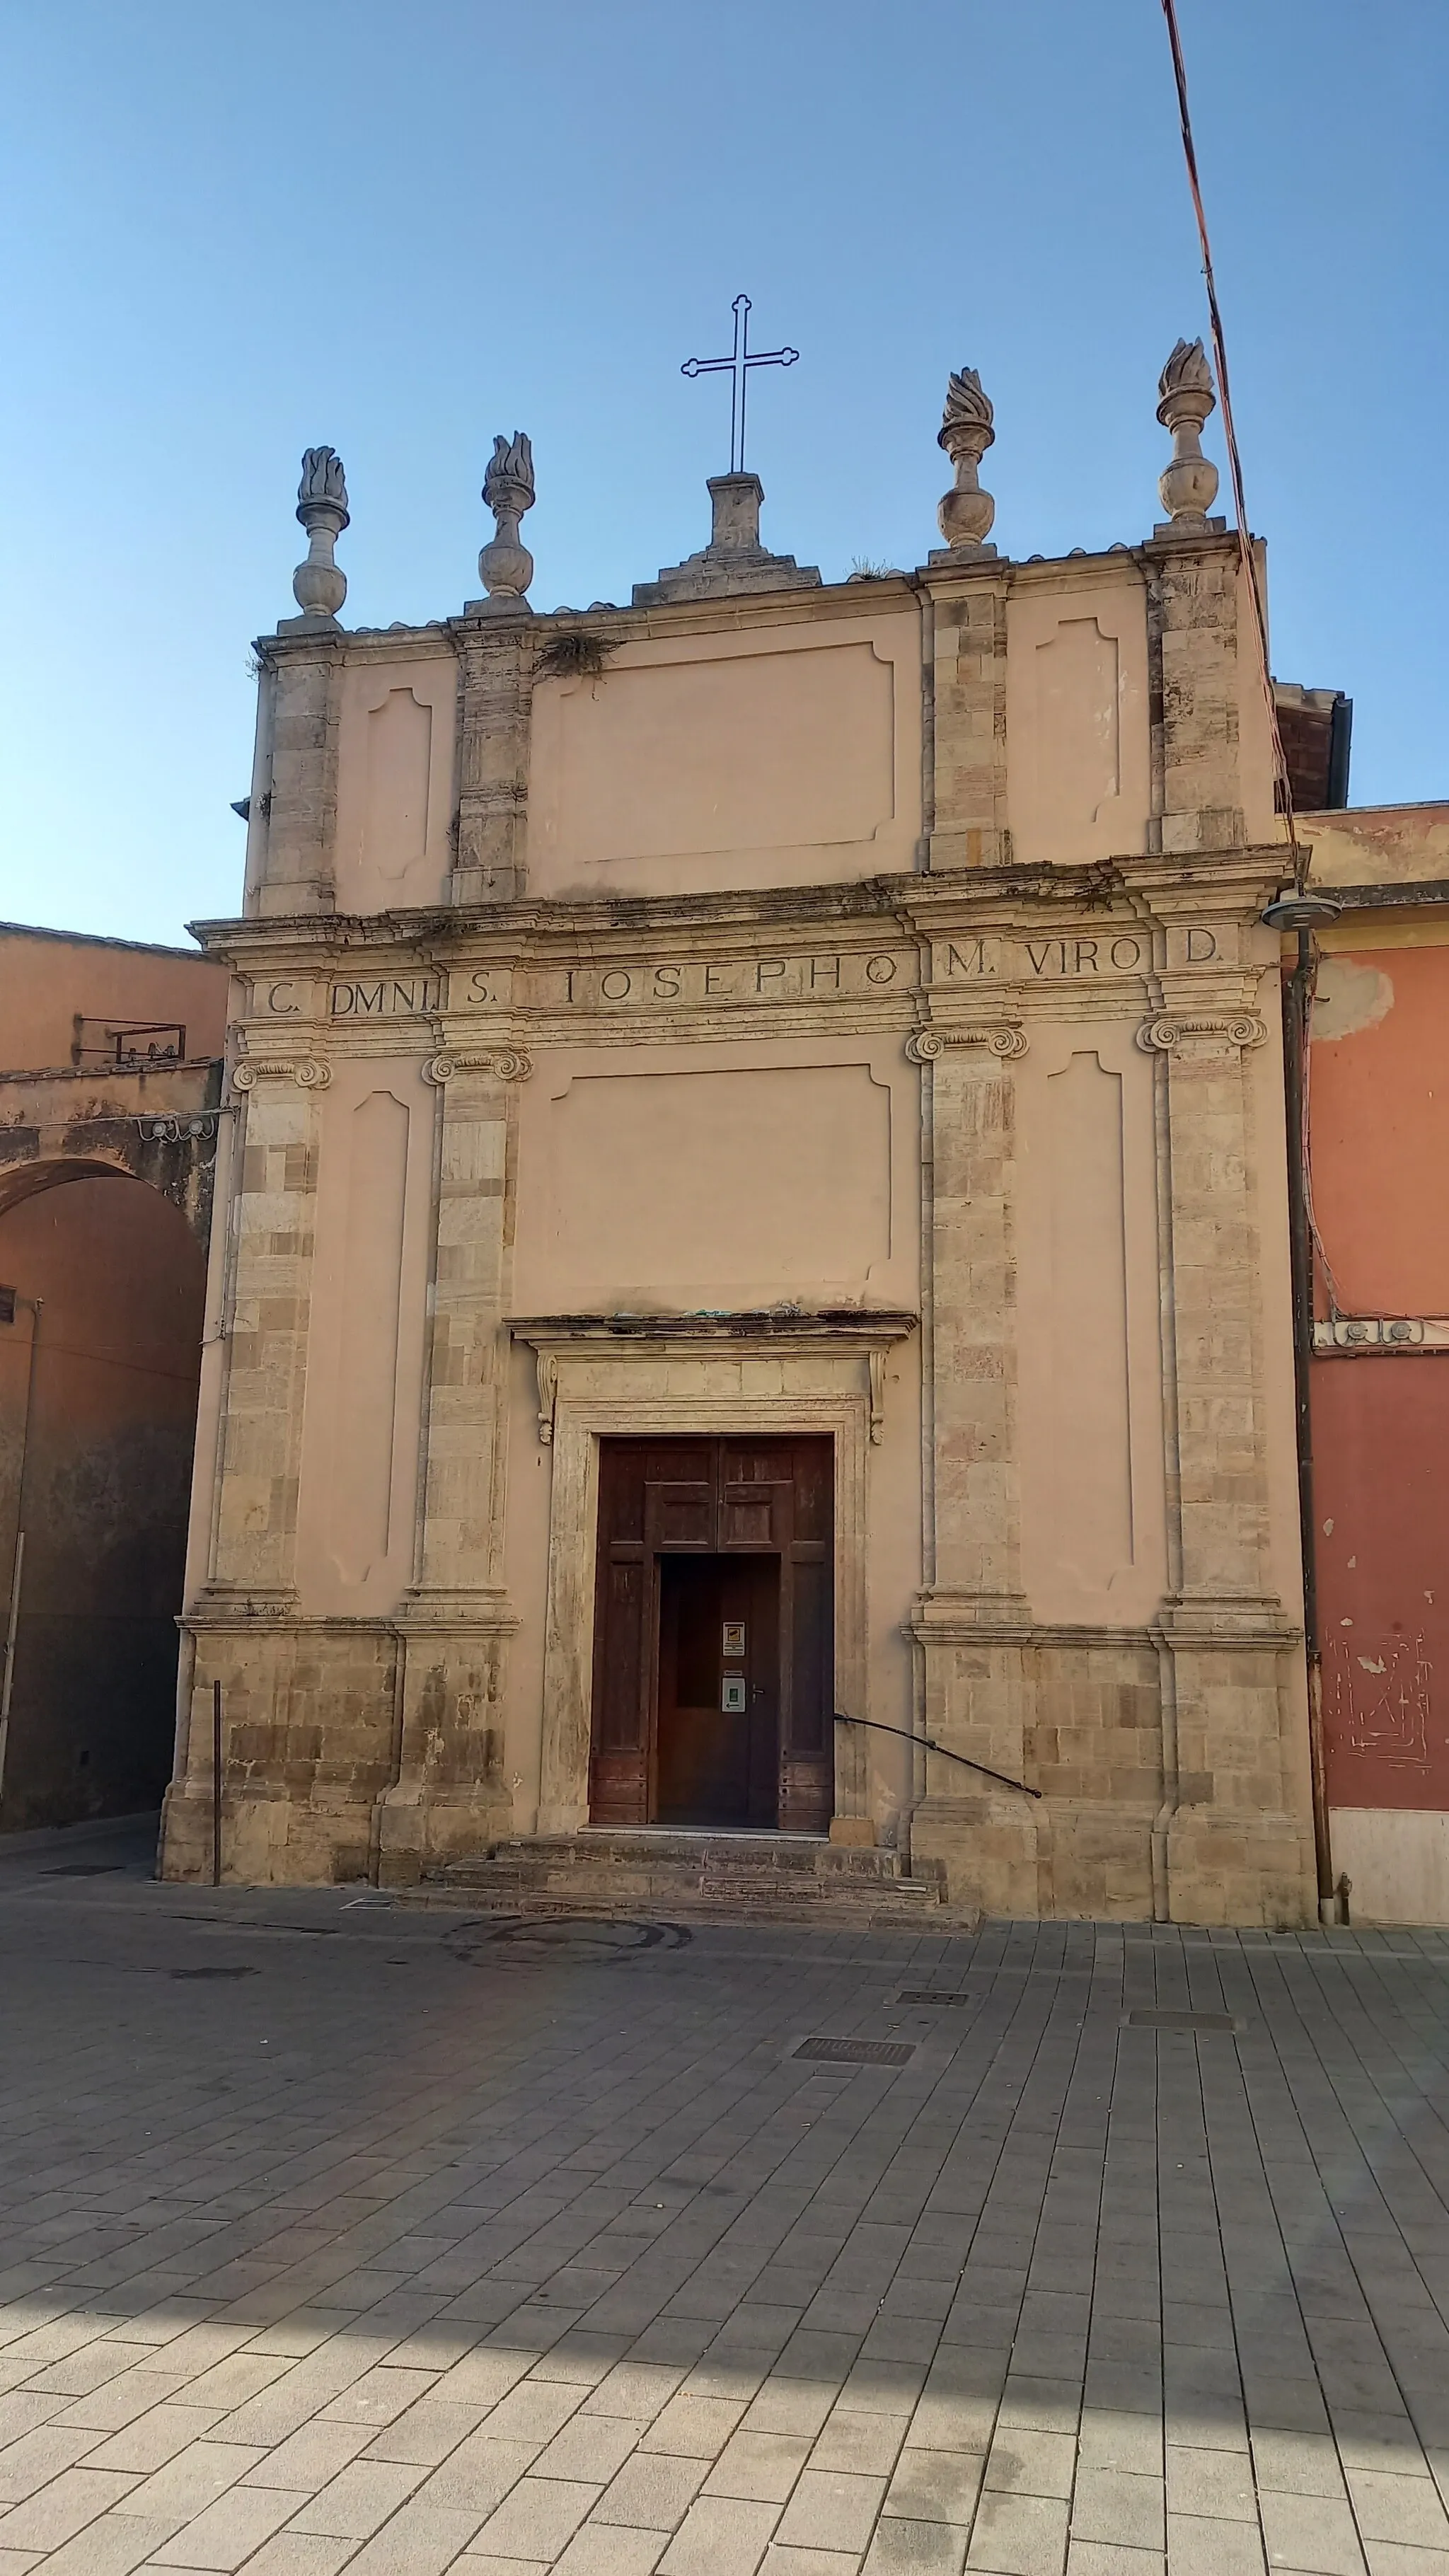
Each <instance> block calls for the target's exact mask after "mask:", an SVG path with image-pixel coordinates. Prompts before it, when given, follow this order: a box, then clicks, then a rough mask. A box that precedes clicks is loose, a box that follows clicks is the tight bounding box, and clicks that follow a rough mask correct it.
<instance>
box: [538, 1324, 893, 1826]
mask: <svg viewBox="0 0 1449 2576" xmlns="http://www.w3.org/2000/svg"><path fill="white" fill-rule="evenodd" d="M700 1320H701V1324H703V1321H704V1319H700ZM803 1320H804V1319H802V1321H803ZM751 1321H752V1322H753V1323H754V1324H755V1326H756V1330H755V1331H754V1332H752V1333H751V1334H750V1337H749V1339H748V1342H744V1343H742V1341H741V1339H740V1338H739V1336H738V1332H737V1331H736V1332H731V1330H730V1327H729V1324H728V1322H727V1321H722V1322H719V1323H716V1322H715V1320H714V1319H713V1318H711V1319H710V1320H709V1323H708V1325H706V1326H705V1327H704V1329H703V1330H701V1329H700V1328H699V1326H694V1329H691V1326H692V1325H693V1324H694V1319H692V1318H691V1319H687V1321H685V1322H684V1329H683V1330H682V1331H681V1330H678V1329H676V1330H675V1331H663V1332H659V1333H651V1334H648V1335H647V1336H646V1335H644V1334H640V1335H639V1337H638V1338H637V1339H636V1338H634V1337H633V1336H632V1335H631V1336H630V1337H628V1338H623V1337H621V1336H620V1334H619V1330H618V1327H617V1326H613V1327H612V1328H611V1327H610V1325H608V1324H607V1323H604V1322H603V1321H602V1320H601V1321H599V1322H595V1321H594V1319H588V1320H584V1319H578V1320H577V1321H575V1320H574V1319H571V1318H559V1319H557V1320H552V1319H537V1320H534V1319H529V1320H519V1321H517V1322H515V1323H514V1324H513V1325H512V1327H511V1330H512V1335H513V1339H514V1340H515V1341H516V1342H524V1343H527V1344H528V1346H529V1347H530V1348H531V1349H532V1350H533V1352H534V1354H535V1357H536V1360H537V1364H538V1380H539V1433H540V1439H541V1442H542V1445H543V1446H545V1447H551V1448H552V1450H553V1477H552V1491H551V1495H550V1500H549V1540H548V1593H547V1610H546V1613H545V1627H544V1661H543V1725H542V1748H541V1751H542V1759H541V1771H540V1785H539V1810H538V1829H539V1831H540V1833H577V1832H578V1831H580V1830H581V1829H582V1828H583V1827H584V1826H585V1825H587V1823H588V1821H589V1747H590V1741H591V1735H592V1725H593V1681H594V1674H593V1664H594V1599H595V1585H596V1579H597V1571H598V1518H599V1442H600V1440H601V1439H605V1438H610V1439H624V1440H649V1439H662V1438H679V1437H681V1436H684V1437H689V1436H690V1435H695V1436H706V1435H717V1434H720V1433H723V1434H725V1435H726V1436H729V1435H731V1434H738V1435H742V1436H744V1437H750V1436H754V1437H756V1438H786V1437H789V1436H791V1435H795V1436H800V1437H805V1436H809V1435H810V1434H812V1433H813V1434H816V1435H825V1436H828V1437H829V1438H830V1439H831V1442H832V1445H833V1450H834V1459H835V1477H834V1515H835V1519H834V1540H833V1545H834V1552H835V1579H834V1587H833V1597H834V1614H835V1701H836V1706H837V1707H838V1708H841V1709H843V1710H846V1711H848V1712H849V1713H850V1714H852V1715H854V1714H856V1713H859V1714H861V1715H864V1714H865V1712H866V1699H867V1689H868V1664H869V1550H868V1541H869V1526H868V1488H869V1473H868V1462H869V1457H870V1449H871V1445H872V1442H873V1440H878V1439H879V1436H880V1422H881V1410H880V1408H881V1404H882V1401H883V1387H884V1368H883V1360H884V1354H885V1352H886V1350H887V1349H888V1347H889V1345H890V1343H891V1342H892V1341H895V1340H898V1339H900V1338H902V1337H903V1336H904V1335H905V1334H906V1333H909V1332H911V1331H913V1330H914V1329H915V1323H916V1318H915V1317H914V1316H913V1315H912V1316H907V1315H867V1314H862V1315H861V1317H860V1318H859V1321H858V1322H857V1320H856V1318H855V1317H853V1316H852V1317H848V1318H846V1317H841V1318H839V1319H838V1320H837V1319H836V1318H833V1317H832V1318H831V1319H830V1321H829V1323H828V1324H827V1323H826V1320H825V1319H824V1318H821V1319H820V1320H819V1322H818V1323H816V1322H815V1319H809V1321H808V1322H806V1324H805V1329H804V1331H799V1330H797V1331H793V1332H792V1330H791V1329H790V1326H789V1324H785V1323H782V1325H781V1328H780V1329H779V1330H778V1331H775V1332H771V1333H767V1334H760V1333H759V1331H758V1323H759V1319H758V1318H753V1319H751ZM812 1326H813V1329H812ZM701 1344H703V1347H701ZM866 1808H867V1763H866V1753H865V1743H864V1730H863V1729H861V1728H851V1729H849V1730H846V1729H844V1728H842V1729H839V1730H837V1734H836V1745H835V1813H836V1814H837V1815H838V1816H858V1815H864V1814H865V1813H866Z"/></svg>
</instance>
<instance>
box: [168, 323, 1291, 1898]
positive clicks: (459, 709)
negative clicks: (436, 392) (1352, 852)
mask: <svg viewBox="0 0 1449 2576" xmlns="http://www.w3.org/2000/svg"><path fill="white" fill-rule="evenodd" d="M1160 390H1161V395H1162V407H1161V412H1160V417H1162V418H1163V420H1164V423H1165V425H1167V426H1169V427H1170V428H1171V429H1172V430H1173V434H1174V438H1175V441H1176V460H1175V462H1174V463H1172V464H1170V465H1169V466H1168V469H1167V472H1166V473H1165V475H1164V478H1163V498H1164V503H1165V505H1166V507H1167V511H1168V516H1167V518H1166V520H1165V521H1164V522H1163V523H1162V524H1160V525H1159V526H1158V527H1157V528H1156V530H1155V532H1154V534H1153V535H1152V536H1150V537H1149V538H1147V539H1145V540H1144V541H1143V542H1141V543H1138V544H1134V545H1131V546H1118V547H1114V548H1113V549H1112V550H1111V551H1109V552H1106V553H1101V554H1084V553H1075V554H1073V555H1071V556H1068V557H1066V558H1065V559H1061V560H1053V561H1042V560H1039V559H1033V560H1031V561H1028V562H1011V561H1009V560H1007V559H1005V558H1004V557H1002V556H999V555H998V554H997V553H996V551H995V549H994V548H993V547H991V546H990V545H989V544H988V543H987V542H986V539H987V531H988V529H989V527H990V524H991V515H992V509H991V503H990V500H989V497H988V496H987V495H986V494H985V493H983V492H982V491H981V489H980V486H979V479H978V473H977V468H978V466H979V464H980V461H981V459H982V457H983V455H984V453H985V450H986V448H987V446H988V445H989V444H990V443H991V438H992V434H993V433H992V425H991V411H990V405H989V403H987V402H986V399H985V397H984V396H983V395H982V394H981V392H980V388H979V386H978V385H977V384H976V380H975V378H974V377H973V376H971V375H970V374H969V372H967V373H963V375H962V376H960V377H956V378H953V379H952V386H951V397H950V401H949V402H948V406H947V414H946V421H945V424H944V426H943V429H942V431H941V443H942V445H943V446H945V447H946V448H947V450H948V453H949V454H950V456H951V458H952V461H953V464H954V466H955V469H956V480H955V484H954V486H953V488H952V490H951V492H949V493H948V494H947V496H946V500H945V501H944V502H943V504H942V512H941V521H942V533H943V535H944V537H945V539H946V543H945V545H944V546H943V547H941V548H938V549H936V550H935V551H934V552H932V553H931V554H930V556H929V559H928V561H927V562H925V563H924V564H923V565H922V567H921V568H920V569H919V570H916V571H911V572H908V573H890V574H885V575H881V576H871V577H865V578H853V579H852V580H850V581H848V582H846V583H842V584H825V583H822V582H821V581H820V580H819V577H818V575H816V574H815V573H813V572H811V571H809V570H807V569H803V568H801V567H800V566H798V565H796V564H795V563H794V561H793V559H791V558H789V557H777V556H774V555H771V554H769V553H768V552H767V551H766V549H765V547H764V546H763V544H762V542H761V539H760V534H759V510H760V500H761V492H760V486H759V484H758V483H757V482H756V480H755V478H754V477H753V476H752V475H750V474H747V473H745V472H743V471H740V472H731V474H729V475H727V476H721V477H718V478H716V480H715V481H714V482H713V484H712V485H711V487H710V489H711V499H712V507H713V522H714V523H713V534H712V537H711V540H710V543H709V545H708V546H707V547H706V548H704V549H703V550H702V552H701V553H700V554H699V555H697V556H695V557H693V558H691V559H689V561H687V562H686V563H685V564H683V565H680V566H677V567H674V568H672V569H670V570H668V571H666V572H664V573H661V574H660V576H659V577H658V579H657V580H655V581H652V582H649V583H645V584H641V585H640V587H639V589H638V590H637V591H636V593H635V597H634V601H633V603H632V604H631V605H630V606H628V607H625V608H620V607H615V606H611V605H605V604H598V605H595V606H594V607H593V608H592V609H590V610H588V611H587V612H584V613H576V612H574V611H572V610H559V611H558V612H556V613H554V614H551V615H544V614H536V613H534V612H533V611H532V609H531V608H530V606H529V604H528V601H527V598H526V591H527V585H528V581H529V579H530V577H531V562H530V558H529V556H528V554H527V550H526V548H525V547H524V546H523V543H522V539H521V535H520V521H521V518H522V514H523V512H524V511H525V510H526V509H527V508H528V507H529V505H530V503H531V502H532V499H533V478H532V465H531V458H530V455H529V451H528V443H527V441H526V440H523V439H515V440H514V441H513V442H512V443H511V444H509V443H507V442H505V441H503V440H499V441H498V443H497V453H496V455H495V459H494V464H493V466H492V467H491V468H490V471H489V478H488V484H487V487H486V488H485V497H486V498H487V499H488V501H489V503H490V506H491V507H492V509H493V511H494V515H495V518H496V520H497V525H498V534H497V536H496V537H495V539H494V540H493V542H492V543H491V544H490V545H489V546H488V547H485V549H484V553H483V557H482V559H481V571H482V574H483V577H484V580H485V583H486V585H487V596H486V597H485V598H484V599H482V600H479V601H475V602H471V603H469V604H468V605H467V606H466V607H465V608H464V609H463V610H462V612H461V613H460V614H458V615H456V616H451V617H447V618H444V619H442V620H440V621H439V622H438V623H436V624H432V625H427V626H423V627H417V628H400V627H390V628H387V629H385V630H373V631H370V630H360V631H359V630H348V629H346V628H344V627H343V626H342V625H341V623H340V622H339V620H338V617H337V611H338V609H339V608H340V607H341V606H342V602H343V594H344V590H345V584H344V582H343V579H342V575H341V574H340V572H339V571H338V570H337V568H336V566H335V564H334V562H333V560H332V546H333V543H334V541H335V537H336V535H337V534H338V532H339V531H340V529H341V528H342V527H345V525H346V511H347V500H346V493H345V489H344V488H343V484H342V476H341V469H340V466H339V465H338V463H337V460H336V459H335V458H334V457H333V456H332V454H331V451H330V450H320V451H311V452H309V457H308V459H307V462H306V466H305V469H304V478H303V489H302V496H301V501H300V504H299V508H298V517H299V518H300V519H302V521H303V523H304V525H305V526H307V527H308V529H309V532H310V534H311V538H312V547H311V553H310V555H309V559H308V562H307V564H306V565H304V566H303V567H301V568H300V569H299V573H298V577H297V585H296V586H297V595H298V598H299V601H300V602H301V606H302V613H301V615H300V616H298V617H296V618H293V619H289V620H287V621H285V622H284V623H283V624H282V626H281V627H280V628H279V630H278V631H277V633H276V634H275V635H273V636H270V637H267V638H265V639H264V640H263V641H262V642H261V643H260V644H259V646H258V648H257V650H258V654H259V657H260V662H261V688H260V698H261V704H260V716H259V728H258V739H257V753H256V767H255V773H254V779H253V787H252V793H251V797H250V800H249V816H248V858H247V882H246V894H245V901H244V906H243V911H242V915H241V917H240V918H239V919H236V920H232V921H226V922H215V923H209V924H206V925H203V926H202V928H201V932H200V935H201V937H202V938H203V941H204V945H205V947H206V949H207V951H208V953H209V954H210V955H211V956H213V957H215V958H218V959H220V960H222V961H223V962H224V963H225V964H226V965H227V966H228V967H229V968H230V970H231V973H232V977H233V1005H232V1019H233V1023H234V1025H233V1029H232V1033H231V1058H230V1098H231V1101H232V1103H233V1106H234V1114H233V1115H232V1116H231V1117H230V1118H229V1119H227V1120H226V1121H225V1122H224V1123H225V1126H226V1131H227V1132H226V1135H225V1136H224V1138H223V1142H222V1149H221V1155H220V1161H219V1168H218V1179H217V1204H218V1209H219V1212H220V1213H219V1216H218V1221H217V1225H216V1228H215V1234H214V1240H213V1249H212V1262H211V1276H210V1289H209V1296H210V1313H209V1319H208V1328H207V1342H206V1350H205V1373H204V1378H203V1392H202V1406H201V1421H200V1434H199V1439H198V1448H197V1464H196V1479H195V1491H194V1498H193V1513H192V1529H191V1554H190V1565H189V1573H188V1579H187V1597H186V1607H185V1613H184V1618H183V1622H182V1628H183V1639H182V1656H181V1689H180V1714H179V1724H178V1752H177V1769H176V1777H175V1780H174V1783H173V1786H172V1789H171V1791H170V1795H169V1799H168V1804H167V1812H166V1819H165V1832H164V1847H163V1848H164V1868H165V1871H166V1873H167V1875H169V1876H172V1877H180V1878H186V1877H198V1876H202V1877H204V1876H209V1874H210V1869H211V1831H212V1710H213V1686H214V1684H216V1683H217V1682H219V1683H220V1684H221V1693H222V1711H223V1765H224V1772H223V1791H224V1800H223V1804H224V1852H225V1864H226V1874H227V1875H228V1877H234V1878H240V1879H246V1880H251V1881H263V1882H301V1881H325V1880H337V1879H346V1878H368V1877H370V1878H372V1879H373V1880H374V1881H376V1882H377V1883H380V1884H382V1885H384V1886H387V1885H402V1884H407V1883H411V1882H415V1881H417V1880H418V1879H419V1878H420V1877H424V1876H426V1875H427V1874H428V1873H429V1872H431V1871H435V1870H438V1869H441V1868H444V1867H446V1866H447V1865H448V1864H449V1863H450V1862H454V1861H457V1860H459V1859H464V1858H468V1857H470V1856H473V1855H477V1854H480V1853H483V1852H486V1851H487V1850H488V1849H490V1848H491V1847H492V1846H493V1845H494V1844H496V1843H497V1842H498V1841H499V1840H500V1839H501V1838H505V1837H509V1836H518V1835H522V1836H529V1835H535V1834H550V1835H560V1834H562V1835H578V1836H581V1837H582V1836H584V1835H586V1834H587V1833H588V1832H589V1831H590V1829H591V1828H595V1827H598V1826H600V1825H610V1826H613V1827H615V1828H635V1829H646V1828H648V1827H650V1826H654V1825H657V1826H660V1827H674V1828H681V1829H684V1828H709V1827H716V1828H719V1829H730V1830H744V1829H750V1830H753V1831H756V1832H764V1833H770V1832H784V1833H800V1834H816V1835H823V1836H829V1837H831V1838H832V1839H833V1840H834V1842H836V1843H837V1844H841V1843H843V1844H847V1845H854V1846H857V1847H860V1846H869V1845H871V1844H875V1845H877V1846H883V1847H888V1848H889V1847H893V1848H894V1849H895V1850H896V1851H897V1852H898V1853H899V1854H901V1855H902V1858H903V1864H905V1865H908V1866H909V1869H910V1871H911V1873H912V1874H913V1875H915V1876H918V1877H925V1878H930V1879H934V1880H936V1881H937V1882H938V1883H939V1884H940V1885H941V1886H942V1887H943V1889H944V1890H945V1892H946V1893H947V1894H948V1896H949V1898H950V1899H951V1901H952V1902H953V1903H955V1904H957V1905H960V1906H979V1907H981V1908H983V1909H984V1910H985V1911H987V1912H989V1913H992V1914H997V1915H1000V1914H1010V1915H1018V1916H1032V1915H1063V1916H1071V1915H1076V1916H1083V1915H1085V1916H1095V1917H1098V1918H1101V1917H1109V1916H1119V1917H1126V1918H1138V1919H1151V1918H1153V1917H1154V1916H1155V1917H1157V1918H1158V1919H1162V1920H1175V1921H1183V1922H1192V1923H1270V1924H1284V1923H1295V1922H1299V1921H1303V1920H1312V1919H1314V1917H1315V1914H1316V1882H1315V1869H1314V1837H1313V1816H1312V1793H1311V1784H1310V1760H1309V1736H1308V1715H1307V1702H1306V1692H1305V1683H1304V1667H1303V1653H1302V1608H1301V1579H1300V1551H1299V1537H1298V1523H1297V1496H1296V1483H1295V1448H1294V1395H1293V1356H1292V1347H1291V1339H1290V1298H1289V1282H1288V1255H1287V1239H1288V1236H1287V1217H1286V1200H1285V1177H1284V1176H1285V1151H1284V1112H1283V1069H1282V1056H1281V1048H1280V1036H1279V1016H1278V1014H1279V1000H1278V989H1279V988H1278V972H1277V965H1278V944H1279V943H1278V940H1277V937H1276V935H1275V933H1274V932H1273V931H1272V930H1271V929H1269V928H1266V927H1265V926H1264V925H1263V923H1262V921H1261V919H1260V915H1261V913H1262V911H1263V907H1264V905H1265V903H1266V902H1268V901H1269V899H1270V898H1271V897H1272V895H1273V894H1274V892H1275V891H1276V889H1277V887H1278V884H1279V880H1280V876H1281V874H1282V872H1283V845H1282V838H1281V826H1280V825H1279V824H1278V822H1277V820H1276V819H1275V815H1274V810H1273V784H1272V761H1271V748H1270V730H1269V722H1268V716H1267V711H1266V705H1265V700H1264V695H1263V690H1262V684H1261V679H1260V676H1259V671H1258V666H1257V662H1256V658H1255V648H1254V643H1253V634H1252V626H1251V612H1250V599H1249V594H1248V590H1247V586H1246V581H1245V576H1244V571H1243V568H1242V565H1241V562H1240V558H1239V551H1238V546H1237V541H1236V539H1235V538H1234V537H1233V536H1232V535H1230V534H1229V533H1227V532H1225V530H1224V528H1223V525H1222V522H1221V521H1219V520H1214V519H1212V518H1210V517H1208V516H1207V515H1206V512H1207V510H1208V509H1209V508H1210V506H1211V501H1212V497H1213V486H1214V484H1215V479H1216V478H1215V477H1214V476H1213V475H1212V469H1211V468H1210V467H1207V466H1205V465H1204V464H1203V463H1202V461H1201V459H1200V456H1199V455H1198V451H1197V436H1196V432H1197V427H1198V426H1199V425H1200V423H1201V420H1202V419H1203V417H1204V416H1205V413H1206V411H1207V409H1209V408H1210V407H1211V399H1212V397H1211V390H1210V387H1209V385H1208V380H1207V374H1206V369H1205V367H1204V366H1203V365H1202V361H1201V353H1200V351H1195V350H1183V349H1181V348H1180V349H1179V350H1178V351H1176V352H1174V357H1173V360H1172V361H1170V362H1169V367H1168V370H1167V372H1166V374H1165V375H1164V379H1163V383H1162V387H1161V389H1160ZM928 1746H929V1747H930V1748H934V1749H928Z"/></svg>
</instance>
